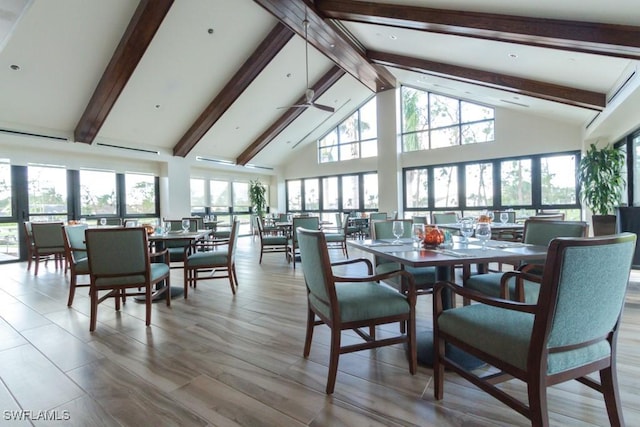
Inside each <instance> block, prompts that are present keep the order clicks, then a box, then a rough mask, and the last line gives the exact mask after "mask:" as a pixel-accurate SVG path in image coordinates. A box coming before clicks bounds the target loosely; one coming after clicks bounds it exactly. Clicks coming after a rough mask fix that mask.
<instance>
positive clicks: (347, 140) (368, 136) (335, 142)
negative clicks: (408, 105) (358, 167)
mask: <svg viewBox="0 0 640 427" xmlns="http://www.w3.org/2000/svg"><path fill="white" fill-rule="evenodd" d="M377 138H378V130H377V117H376V99H375V97H374V98H371V99H370V100H369V101H368V102H367V103H366V104H364V105H363V106H362V107H360V109H359V110H357V111H356V112H354V113H353V114H352V115H351V116H349V117H348V118H347V119H346V120H345V121H343V122H342V123H340V124H339V125H338V126H337V127H335V128H334V129H332V130H331V131H330V132H329V133H327V134H326V135H325V136H324V137H322V138H320V139H319V140H318V161H319V162H320V163H329V162H339V161H344V160H351V159H359V158H364V157H375V156H377V155H378V141H377Z"/></svg>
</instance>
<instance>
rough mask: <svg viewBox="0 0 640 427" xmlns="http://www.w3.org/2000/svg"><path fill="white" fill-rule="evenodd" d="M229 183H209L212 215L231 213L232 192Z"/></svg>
mask: <svg viewBox="0 0 640 427" xmlns="http://www.w3.org/2000/svg"><path fill="white" fill-rule="evenodd" d="M229 187H230V184H229V182H228V181H218V180H213V179H212V180H211V181H209V206H210V207H209V211H210V212H211V213H214V214H215V213H218V212H219V213H229V208H231V191H230V190H229Z"/></svg>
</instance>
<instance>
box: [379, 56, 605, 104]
mask: <svg viewBox="0 0 640 427" xmlns="http://www.w3.org/2000/svg"><path fill="white" fill-rule="evenodd" d="M368 57H369V59H370V60H371V61H373V62H375V63H377V64H380V65H385V66H389V67H396V68H401V69H404V70H409V71H415V72H419V73H423V74H431V75H435V76H439V77H445V78H448V79H453V80H458V81H462V82H466V83H472V84H475V85H480V86H485V87H491V88H494V89H500V90H506V91H509V92H512V93H517V94H520V95H527V96H532V97H535V98H541V99H546V100H548V101H555V102H561V103H563V104H567V105H573V106H577V107H583V108H589V109H591V110H597V111H602V110H603V109H604V107H605V106H606V103H607V101H606V95H605V94H604V93H598V92H591V91H588V90H582V89H576V88H571V87H567V86H560V85H555V84H551V83H546V82H540V81H536V80H529V79H523V78H520V77H514V76H509V75H506V74H499V73H493V72H489V71H482V70H477V69H472V68H466V67H460V66H457V65H451V64H444V63H441V62H434V61H428V60H425V59H420V58H411V57H407V56H402V55H396V54H392V53H385V52H377V51H369V52H368Z"/></svg>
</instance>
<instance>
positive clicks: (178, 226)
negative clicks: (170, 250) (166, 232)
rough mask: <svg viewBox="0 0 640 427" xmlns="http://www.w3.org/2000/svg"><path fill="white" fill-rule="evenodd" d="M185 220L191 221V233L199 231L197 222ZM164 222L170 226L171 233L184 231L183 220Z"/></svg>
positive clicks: (167, 220) (166, 220)
mask: <svg viewBox="0 0 640 427" xmlns="http://www.w3.org/2000/svg"><path fill="white" fill-rule="evenodd" d="M184 219H188V220H189V231H198V223H197V221H195V220H194V221H192V220H191V218H184ZM164 221H165V222H166V223H168V224H169V226H170V229H171V231H182V219H165V220H164ZM203 227H204V226H203Z"/></svg>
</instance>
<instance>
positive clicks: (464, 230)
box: [460, 218, 474, 243]
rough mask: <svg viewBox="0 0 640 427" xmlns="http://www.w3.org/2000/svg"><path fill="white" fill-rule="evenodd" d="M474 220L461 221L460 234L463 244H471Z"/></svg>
mask: <svg viewBox="0 0 640 427" xmlns="http://www.w3.org/2000/svg"><path fill="white" fill-rule="evenodd" d="M473 231H474V227H473V219H472V218H462V219H460V234H461V235H462V242H463V243H469V237H471V236H473Z"/></svg>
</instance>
